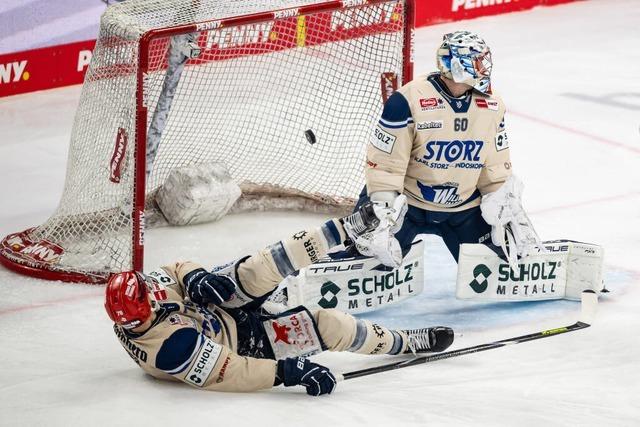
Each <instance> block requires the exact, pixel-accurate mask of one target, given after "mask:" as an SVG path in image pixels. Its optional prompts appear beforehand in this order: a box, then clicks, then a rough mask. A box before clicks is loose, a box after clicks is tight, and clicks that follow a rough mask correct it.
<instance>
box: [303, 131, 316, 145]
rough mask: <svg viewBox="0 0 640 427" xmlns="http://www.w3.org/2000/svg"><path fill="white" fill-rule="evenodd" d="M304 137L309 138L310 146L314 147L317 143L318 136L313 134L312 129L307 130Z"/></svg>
mask: <svg viewBox="0 0 640 427" xmlns="http://www.w3.org/2000/svg"><path fill="white" fill-rule="evenodd" d="M304 137H305V138H307V141H308V142H309V144H312V145H313V144H315V143H316V134H315V133H313V131H312V130H311V129H307V130H305V131H304Z"/></svg>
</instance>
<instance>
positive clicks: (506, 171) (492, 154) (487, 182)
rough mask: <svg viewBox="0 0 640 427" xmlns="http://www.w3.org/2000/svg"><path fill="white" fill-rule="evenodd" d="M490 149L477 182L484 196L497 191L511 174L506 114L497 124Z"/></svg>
mask: <svg viewBox="0 0 640 427" xmlns="http://www.w3.org/2000/svg"><path fill="white" fill-rule="evenodd" d="M500 105H502V103H500ZM488 150H489V152H488V154H487V157H486V159H485V162H484V165H483V167H482V170H481V171H480V177H479V178H478V184H477V187H478V190H480V193H481V194H482V195H483V196H484V195H487V194H490V193H493V192H495V191H497V190H498V189H499V188H500V187H501V186H502V184H504V182H505V181H506V180H507V179H509V177H510V176H511V155H510V152H509V139H508V137H507V130H506V127H505V124H504V116H503V118H502V119H501V120H500V122H499V124H498V125H497V128H496V132H495V134H494V135H493V141H491V142H490V144H489V147H488Z"/></svg>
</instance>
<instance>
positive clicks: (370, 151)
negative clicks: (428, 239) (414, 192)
mask: <svg viewBox="0 0 640 427" xmlns="http://www.w3.org/2000/svg"><path fill="white" fill-rule="evenodd" d="M413 139H414V122H413V117H412V114H411V109H410V108H409V103H408V102H407V99H406V98H405V97H404V95H402V94H401V93H400V92H395V93H394V94H393V95H391V97H390V98H389V99H388V100H387V102H386V103H385V105H384V110H383V111H382V117H381V118H380V120H379V122H378V125H377V126H376V128H375V130H374V132H373V133H372V135H371V139H370V143H369V145H368V147H367V164H366V167H365V177H366V182H367V192H368V194H369V195H372V194H373V193H376V192H393V193H398V194H402V192H403V191H404V179H405V175H406V172H407V166H408V164H409V159H410V157H411V150H412V148H413Z"/></svg>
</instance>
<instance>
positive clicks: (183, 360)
mask: <svg viewBox="0 0 640 427" xmlns="http://www.w3.org/2000/svg"><path fill="white" fill-rule="evenodd" d="M345 239H346V234H345V232H344V229H343V228H342V225H341V224H340V222H339V220H331V221H327V222H326V223H325V224H324V225H322V226H321V227H318V228H316V229H312V230H303V231H300V232H298V233H295V234H294V235H292V236H291V237H289V238H287V239H284V240H282V241H279V242H277V243H275V244H273V245H271V246H269V247H267V248H265V249H263V250H262V251H260V252H258V253H257V254H255V255H253V256H251V257H247V258H243V259H241V260H239V261H237V262H235V263H231V264H228V265H226V266H223V267H219V268H216V269H215V273H216V274H226V275H229V276H231V277H233V278H234V279H235V282H236V285H237V288H236V292H235V294H234V295H233V297H232V298H231V299H230V300H228V301H225V302H224V303H223V304H222V307H218V306H216V305H213V304H209V305H208V306H207V307H203V306H200V305H196V304H193V303H191V302H190V301H188V300H185V288H184V282H183V280H184V277H185V276H186V275H187V274H188V273H190V272H192V271H193V270H195V269H198V268H201V266H200V265H198V264H194V263H192V262H182V263H176V264H173V265H170V266H166V267H163V268H162V269H159V270H157V271H154V272H151V273H148V274H147V275H148V276H150V277H152V278H155V281H156V282H157V283H156V284H155V285H156V286H157V287H158V289H157V290H156V291H155V292H154V296H155V299H156V300H158V301H159V303H160V309H159V310H158V311H157V312H156V318H155V320H154V321H153V322H152V324H151V325H148V327H146V328H145V329H146V330H145V332H143V333H140V334H137V333H135V332H134V331H131V330H125V329H123V328H121V327H119V326H117V325H115V326H114V330H115V333H116V335H117V336H118V338H119V340H120V343H121V344H122V346H123V347H124V348H125V350H126V351H127V352H128V353H129V355H130V356H131V357H132V358H133V360H134V361H136V363H138V365H140V367H141V368H142V369H143V370H144V371H145V372H147V373H149V374H151V375H153V376H154V377H156V378H160V379H170V380H171V379H172V380H179V381H184V382H186V383H189V384H191V385H193V386H196V387H201V388H204V389H209V390H220V391H253V390H260V389H266V388H270V387H272V386H273V383H274V379H275V373H276V362H275V361H274V360H270V359H259V358H253V357H244V356H240V355H239V354H237V353H241V354H247V353H246V352H243V351H241V349H239V347H241V346H239V344H238V327H237V323H236V321H235V320H234V318H233V317H232V316H231V315H230V314H229V313H233V311H231V310H234V309H236V308H242V309H248V310H251V309H252V308H256V307H257V306H259V305H260V304H261V303H262V302H263V301H264V298H265V297H266V296H268V295H269V293H270V292H271V291H273V290H274V289H275V288H276V287H277V286H278V284H279V283H280V282H281V281H282V280H283V279H284V277H286V276H288V275H290V274H292V273H293V272H294V271H296V270H299V269H300V268H302V267H306V266H308V265H309V264H311V263H312V262H315V261H317V260H318V258H319V257H322V256H324V255H325V254H326V253H327V251H328V250H329V249H331V248H333V247H335V246H337V245H339V244H341V243H342V242H343V241H344V240H345ZM227 309H228V310H229V311H226V310H227ZM293 317H295V316H293ZM296 319H297V320H296ZM296 319H294V320H296V321H298V320H299V318H296ZM343 323H344V322H343ZM145 326H147V325H145ZM298 326H300V325H299V324H298ZM344 328H346V329H348V330H349V331H351V330H352V329H354V328H355V326H353V325H351V324H348V323H345V325H344ZM290 329H295V327H293V328H290ZM310 329H313V328H310ZM330 329H331V328H328V329H327V331H326V332H324V335H325V336H327V337H331V336H332V335H333V334H338V335H340V332H341V331H338V330H336V331H331V330H330ZM333 329H335V325H333ZM292 334H293V332H292ZM285 340H286V341H287V343H288V344H291V345H292V346H295V344H296V340H295V339H293V338H292V339H288V338H286V339H285ZM289 341H291V342H289ZM317 341H319V340H318V338H317V337H316V342H317ZM276 347H277V346H276Z"/></svg>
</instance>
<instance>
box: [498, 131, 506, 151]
mask: <svg viewBox="0 0 640 427" xmlns="http://www.w3.org/2000/svg"><path fill="white" fill-rule="evenodd" d="M507 148H509V138H507V131H506V130H501V131H500V132H498V133H496V151H502V150H506V149H507Z"/></svg>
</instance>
